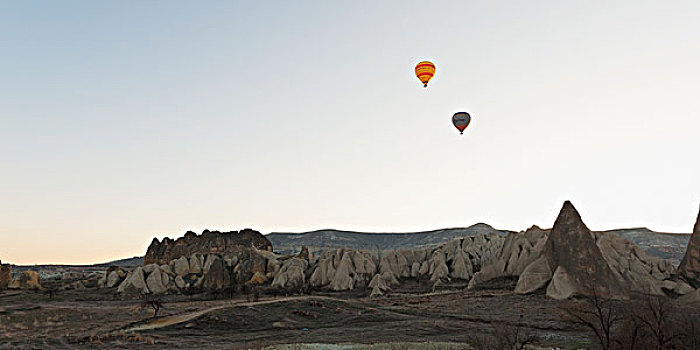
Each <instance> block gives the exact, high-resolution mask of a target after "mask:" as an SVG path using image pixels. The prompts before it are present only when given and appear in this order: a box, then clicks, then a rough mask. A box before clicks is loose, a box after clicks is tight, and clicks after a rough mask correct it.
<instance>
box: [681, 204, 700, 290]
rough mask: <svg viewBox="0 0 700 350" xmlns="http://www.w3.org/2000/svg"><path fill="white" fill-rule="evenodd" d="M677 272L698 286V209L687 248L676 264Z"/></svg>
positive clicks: (699, 243) (699, 241)
mask: <svg viewBox="0 0 700 350" xmlns="http://www.w3.org/2000/svg"><path fill="white" fill-rule="evenodd" d="M678 273H679V274H680V275H681V276H683V277H684V278H685V279H686V280H687V281H688V282H689V283H690V284H691V285H692V286H694V287H700V211H698V218H697V220H696V221H695V227H694V228H693V234H692V235H691V236H690V240H689V241H688V248H687V249H686V251H685V255H684V256H683V260H681V264H680V265H678Z"/></svg>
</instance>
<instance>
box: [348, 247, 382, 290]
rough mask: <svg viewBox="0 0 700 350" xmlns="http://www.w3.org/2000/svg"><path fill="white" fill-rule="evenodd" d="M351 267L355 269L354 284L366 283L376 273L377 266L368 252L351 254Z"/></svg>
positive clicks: (359, 251)
mask: <svg viewBox="0 0 700 350" xmlns="http://www.w3.org/2000/svg"><path fill="white" fill-rule="evenodd" d="M352 265H353V266H354V268H355V271H354V272H355V282H364V283H367V281H369V280H370V279H372V276H374V275H375V274H376V273H377V265H376V264H375V263H374V261H373V258H372V255H371V254H370V253H369V252H365V251H361V250H358V251H354V252H353V254H352Z"/></svg>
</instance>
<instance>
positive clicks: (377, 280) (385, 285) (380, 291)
mask: <svg viewBox="0 0 700 350" xmlns="http://www.w3.org/2000/svg"><path fill="white" fill-rule="evenodd" d="M385 277H386V276H382V275H380V274H376V275H374V277H373V278H372V280H371V281H370V282H369V284H368V285H367V287H369V288H370V289H371V290H372V292H370V295H369V296H370V297H378V296H382V295H384V293H386V292H388V291H390V290H391V287H390V286H389V284H390V282H389V281H387V280H386V278H385Z"/></svg>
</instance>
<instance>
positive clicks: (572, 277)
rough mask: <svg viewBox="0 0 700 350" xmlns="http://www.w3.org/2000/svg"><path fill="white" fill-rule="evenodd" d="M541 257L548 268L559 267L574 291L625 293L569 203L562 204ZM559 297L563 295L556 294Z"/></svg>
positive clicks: (588, 231)
mask: <svg viewBox="0 0 700 350" xmlns="http://www.w3.org/2000/svg"><path fill="white" fill-rule="evenodd" d="M544 256H545V257H546V259H547V263H548V264H549V266H550V268H554V269H555V274H556V268H558V267H560V266H561V267H563V269H564V271H565V272H567V276H568V280H569V282H570V283H571V285H572V286H574V288H573V289H574V290H575V291H576V292H579V293H582V294H591V293H592V292H593V291H594V290H596V291H599V292H601V293H605V294H608V295H620V294H625V293H626V289H625V288H623V286H622V285H621V283H620V280H619V279H618V278H616V276H615V274H614V273H613V271H612V269H611V268H610V266H609V265H608V263H607V261H606V260H605V259H604V257H603V254H602V253H601V251H600V248H598V246H597V245H596V242H595V239H594V234H593V233H592V232H591V231H590V230H589V229H588V228H587V227H586V225H585V224H584V223H583V221H582V220H581V216H580V215H579V213H578V212H577V211H576V209H575V208H574V206H573V205H572V204H571V202H569V201H566V202H565V203H564V205H563V207H562V209H561V212H560V213H559V217H557V220H556V221H555V223H554V227H553V228H552V231H551V232H550V234H549V236H548V237H547V242H546V244H545V250H544ZM558 295H563V294H561V293H560V294H558Z"/></svg>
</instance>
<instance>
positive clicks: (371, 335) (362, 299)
mask: <svg viewBox="0 0 700 350" xmlns="http://www.w3.org/2000/svg"><path fill="white" fill-rule="evenodd" d="M461 287H462V286H460V285H453V286H447V287H445V288H444V289H442V290H439V291H437V292H434V293H432V292H431V291H430V290H425V288H423V287H422V285H421V284H419V283H416V284H415V285H411V284H410V283H408V284H405V287H402V289H401V290H398V291H395V292H394V294H392V295H390V296H387V297H381V298H368V297H366V291H354V292H352V293H320V294H314V295H305V296H288V297H283V296H278V297H273V296H264V295H263V296H261V297H260V299H259V300H258V301H249V300H246V298H245V297H242V296H239V297H236V298H233V299H220V300H196V299H193V300H189V299H188V298H186V297H182V296H169V297H165V298H164V299H163V309H161V311H160V312H159V315H158V318H153V309H149V308H147V307H143V306H142V305H141V301H140V300H138V299H133V300H121V298H120V297H119V296H118V295H116V292H115V291H114V290H82V291H70V292H61V293H59V294H57V295H55V296H53V297H51V298H49V296H48V295H46V294H43V293H34V292H5V293H4V294H0V348H2V349H53V348H56V349H64V348H65V349H94V348H111V349H127V348H128V349H134V348H138V349H248V348H252V349H257V348H262V347H265V346H272V348H275V345H277V344H297V343H307V344H308V343H323V344H340V343H355V344H357V343H359V344H369V343H387V342H416V343H425V342H450V343H456V344H474V339H475V338H476V337H479V336H483V335H488V334H491V333H492V332H493V331H494V329H495V328H497V327H500V328H509V329H519V330H522V332H526V333H530V334H534V335H536V336H537V338H538V340H537V345H538V346H539V347H543V348H551V347H559V348H562V349H579V348H589V347H592V345H591V343H590V340H589V339H590V334H588V333H587V331H586V330H584V329H581V328H580V327H579V326H576V325H574V324H571V323H568V322H567V321H565V320H563V318H562V315H561V311H560V309H559V305H558V303H557V302H555V301H553V300H551V299H547V298H546V297H545V296H544V295H528V296H521V295H516V294H514V293H512V292H511V291H510V290H509V289H508V288H506V289H488V290H481V291H466V290H464V289H462V288H461ZM501 287H502V286H501ZM465 346H467V345H465ZM280 347H281V346H280ZM286 348H289V347H286ZM391 348H407V347H393V346H392V347H391Z"/></svg>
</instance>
